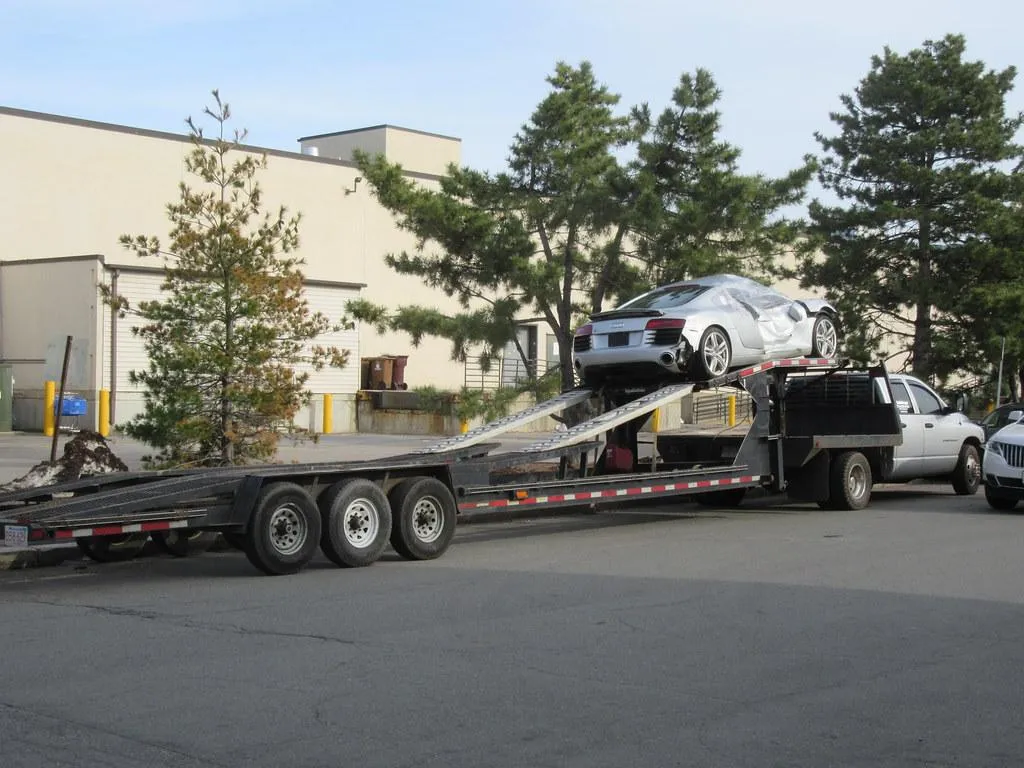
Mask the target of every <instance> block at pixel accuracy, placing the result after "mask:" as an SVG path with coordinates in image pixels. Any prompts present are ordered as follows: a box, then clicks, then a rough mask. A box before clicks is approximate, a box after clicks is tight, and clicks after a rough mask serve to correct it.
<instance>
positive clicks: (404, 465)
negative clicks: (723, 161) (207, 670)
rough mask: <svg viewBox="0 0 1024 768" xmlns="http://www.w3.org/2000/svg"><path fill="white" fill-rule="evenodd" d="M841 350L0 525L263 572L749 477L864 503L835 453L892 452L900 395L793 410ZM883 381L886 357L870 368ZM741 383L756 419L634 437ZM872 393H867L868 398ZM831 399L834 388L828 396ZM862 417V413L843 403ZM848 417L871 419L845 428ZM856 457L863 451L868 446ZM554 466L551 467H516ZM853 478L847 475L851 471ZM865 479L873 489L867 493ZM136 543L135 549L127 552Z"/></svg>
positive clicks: (110, 488) (554, 402) (149, 487)
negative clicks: (481, 520) (515, 440)
mask: <svg viewBox="0 0 1024 768" xmlns="http://www.w3.org/2000/svg"><path fill="white" fill-rule="evenodd" d="M842 368H843V365H842V364H841V363H839V362H838V361H835V360H827V359H809V358H796V359H789V360H779V361H772V362H769V363H764V364H761V365H759V366H753V367H751V368H747V369H744V370H741V371H737V372H734V373H731V374H728V375H726V376H723V377H719V378H717V379H714V380H712V381H708V382H672V383H669V384H668V385H666V386H654V387H630V388H618V389H613V390H609V389H606V390H601V391H593V390H589V389H579V390H572V391H569V392H565V393H563V394H561V395H558V396H556V397H555V398H552V399H551V400H548V401H545V402H543V403H540V404H538V405H537V406H534V407H532V408H530V409H527V410H526V411H524V412H522V413H518V414H514V415H512V416H509V417H505V418H503V419H499V420H497V421H495V422H491V423H490V424H486V425H483V426H482V427H479V428H477V429H475V430H471V431H470V432H468V433H466V434H464V435H459V436H456V437H452V438H446V439H444V440H441V441H439V442H437V443H436V444H433V445H430V446H427V447H425V448H421V449H419V450H417V451H413V452H410V453H405V454H401V455H397V456H393V457H389V458H386V459H378V460H369V461H348V462H320V463H313V464H298V465H293V464H289V465H261V466H248V467H229V468H209V469H190V470H180V471H159V472H128V473H118V474H112V475H99V476H95V477H90V478H83V479H81V480H78V481H74V482H71V483H63V484H60V485H55V486H49V487H45V488H35V489H24V490H20V491H14V492H10V493H6V494H2V495H0V522H4V523H6V525H8V526H24V527H28V528H29V529H30V531H31V533H32V535H33V536H34V537H40V536H42V537H46V538H50V539H55V540H61V539H74V540H76V541H77V542H78V543H79V545H80V546H81V547H82V549H83V551H84V552H86V553H87V554H89V555H90V556H92V557H94V558H95V559H98V560H106V559H117V558H118V557H119V556H120V555H118V554H117V553H116V552H115V551H114V550H112V549H111V546H110V544H111V542H114V541H118V540H120V541H125V540H127V541H132V540H138V539H140V538H143V537H144V536H145V535H153V536H164V537H169V536H177V537H179V538H181V539H182V540H183V541H187V537H189V536H194V535H196V534H198V533H201V532H220V533H223V534H224V535H225V537H226V538H228V540H229V541H232V542H233V543H235V544H236V545H237V546H239V547H240V548H242V549H244V551H245V552H246V555H247V556H248V557H249V560H250V561H251V562H252V563H253V564H254V565H255V566H256V567H257V568H259V569H260V570H262V571H264V572H265V573H270V574H281V573H292V572H294V571H296V570H299V569H300V568H301V567H303V566H304V565H305V563H306V562H308V560H309V559H310V558H311V557H312V556H313V554H314V553H315V551H316V549H317V548H318V547H319V548H320V549H322V550H323V552H324V553H325V554H326V555H327V556H328V557H329V558H330V559H331V560H333V561H334V562H335V563H337V564H338V565H340V566H344V567H354V566H362V565H368V564H370V563H372V562H373V561H375V560H376V559H377V558H378V557H379V556H380V553H381V552H382V551H383V549H384V547H385V546H386V545H387V544H388V543H390V544H391V545H392V546H393V547H394V549H395V550H396V551H397V552H398V553H399V554H401V555H402V556H404V557H406V558H408V559H430V558H433V557H438V556H440V555H441V554H443V553H444V551H445V550H446V549H447V547H448V545H449V543H450V541H451V537H452V535H453V534H454V527H455V522H456V516H457V515H458V514H459V513H464V512H471V511H472V512H480V511H486V510H496V509H507V508H511V507H556V506H557V507H563V506H564V507H572V506H579V505H594V504H598V503H607V502H614V501H622V500H628V499H630V498H638V497H651V498H658V497H672V496H690V497H694V498H697V499H698V500H703V501H710V502H713V503H720V504H729V505H731V504H734V503H739V500H740V499H742V496H743V494H744V493H745V491H746V490H747V489H749V488H755V487H762V488H765V489H768V490H771V491H776V492H783V491H789V492H791V493H795V495H796V496H797V497H798V498H806V499H808V500H813V501H818V502H819V503H824V504H827V503H831V504H833V505H839V506H843V505H845V506H847V507H849V508H858V507H859V506H863V504H866V503H867V496H866V495H864V494H863V493H862V494H861V495H859V496H857V497H856V498H852V497H851V496H850V493H849V492H848V491H849V489H846V490H844V487H842V483H841V482H838V481H836V480H835V476H836V471H834V470H830V467H832V466H833V463H832V454H835V455H836V457H837V458H838V457H840V456H842V457H847V458H844V459H843V461H844V462H847V463H848V457H849V456H854V458H856V462H855V463H856V465H857V467H858V468H863V467H864V466H867V467H868V468H869V471H870V463H871V462H875V463H876V465H877V464H878V462H884V461H885V460H886V452H887V451H888V452H889V454H890V457H891V449H892V446H894V445H896V444H898V443H899V442H900V440H901V430H900V426H899V418H898V414H897V413H896V409H895V405H894V403H893V401H892V398H891V395H890V396H889V398H888V402H876V401H875V399H874V395H872V394H871V393H872V392H874V390H873V389H867V390H863V391H861V390H858V391H857V392H854V393H852V394H850V395H849V398H852V399H849V398H848V401H845V402H841V401H839V400H836V391H837V388H836V387H833V388H832V389H831V390H830V394H829V396H828V398H824V399H822V398H817V397H816V395H815V393H814V390H812V389H808V387H801V388H799V397H798V396H796V395H794V396H793V402H792V406H793V407H792V408H791V409H790V408H787V388H786V385H787V381H786V379H787V376H788V375H789V374H807V373H808V372H813V371H816V372H818V373H819V374H821V375H822V376H825V377H827V376H829V375H830V374H831V373H834V372H836V371H839V370H841V369H842ZM869 375H870V376H871V377H874V378H881V379H883V380H884V382H885V387H884V388H883V389H882V391H884V392H891V390H889V388H888V380H887V377H886V374H885V370H884V368H880V367H879V368H874V369H871V370H870V371H869ZM723 386H732V387H740V388H743V389H745V390H746V392H748V393H749V395H750V396H751V398H752V402H753V417H752V419H751V420H750V422H749V424H748V425H745V426H742V427H735V428H731V429H725V430H707V429H704V430H694V429H687V428H685V427H679V428H676V429H670V430H667V431H665V432H663V433H659V434H657V435H656V436H655V437H654V440H653V442H652V451H651V456H650V457H649V460H648V466H644V464H643V462H642V461H641V459H640V457H639V445H640V442H639V440H638V435H639V433H640V430H641V428H642V426H643V424H644V423H645V422H646V421H647V420H648V418H649V416H650V414H651V413H652V412H653V411H655V410H657V409H659V408H662V407H663V406H665V405H667V404H670V403H672V402H673V401H677V400H679V399H680V398H682V397H684V396H687V395H689V394H691V393H693V392H694V391H699V390H701V389H704V388H710V387H723ZM865 392H866V393H867V399H865ZM829 398H831V399H829ZM581 408H583V409H584V412H586V410H587V409H589V412H591V413H595V412H596V414H597V415H594V416H592V417H591V418H586V419H585V420H583V421H582V422H580V423H577V424H573V425H572V426H570V427H568V428H567V429H565V431H563V432H558V433H555V434H554V435H551V436H549V437H545V438H543V439H539V440H537V441H536V442H534V443H532V444H530V445H528V446H526V447H524V448H519V449H513V450H509V451H505V452H502V453H494V452H493V451H494V450H495V449H496V448H498V447H499V446H500V443H499V442H495V441H496V439H497V438H499V437H500V436H501V435H503V434H505V433H507V432H509V431H511V430H514V429H515V428H517V427H519V426H522V425H524V424H526V423H529V422H531V421H533V420H536V419H538V418H542V417H546V416H550V415H553V414H556V413H559V412H565V411H569V410H570V409H574V410H576V411H577V414H578V413H579V412H580V409H581ZM847 411H849V414H853V415H854V416H855V417H856V421H855V422H852V421H851V420H850V418H845V417H844V416H848V415H849V414H847V413H846V412H847ZM851 425H865V426H864V428H863V429H858V430H857V431H858V432H863V434H856V435H852V434H850V431H851V429H850V427H851ZM857 457H859V458H857ZM545 462H547V463H550V464H552V465H557V471H556V473H555V477H554V478H537V477H532V476H531V475H530V474H529V473H526V474H525V475H523V476H522V477H517V476H516V474H515V473H514V472H513V473H511V474H510V473H509V470H510V469H514V468H516V467H517V466H523V465H526V464H537V463H545ZM841 479H842V478H840V480H841ZM869 493H870V487H869V486H868V488H867V494H869ZM128 550H129V551H130V548H128Z"/></svg>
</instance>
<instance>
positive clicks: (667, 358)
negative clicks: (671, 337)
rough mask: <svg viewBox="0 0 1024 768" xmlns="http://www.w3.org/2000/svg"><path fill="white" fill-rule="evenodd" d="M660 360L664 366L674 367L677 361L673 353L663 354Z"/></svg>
mask: <svg viewBox="0 0 1024 768" xmlns="http://www.w3.org/2000/svg"><path fill="white" fill-rule="evenodd" d="M658 359H659V360H661V363H662V365H672V364H673V363H674V362H675V361H676V359H675V358H674V357H673V356H672V353H671V352H663V353H662V354H661V357H660V358H658Z"/></svg>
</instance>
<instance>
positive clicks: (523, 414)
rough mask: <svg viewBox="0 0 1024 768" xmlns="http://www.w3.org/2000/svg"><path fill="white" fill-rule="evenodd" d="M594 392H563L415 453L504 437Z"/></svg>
mask: <svg viewBox="0 0 1024 768" xmlns="http://www.w3.org/2000/svg"><path fill="white" fill-rule="evenodd" d="M592 395H593V392H592V391H591V390H589V389H573V390H570V391H569V392H563V393H562V394H560V395H558V396H557V397H553V398H551V399H550V400H545V401H544V402H543V403H538V404H537V405H535V406H533V407H532V408H527V409H526V410H525V411H520V412H519V413H513V414H510V415H509V416H505V417H504V418H501V419H498V420H496V421H491V422H488V423H487V424H484V425H482V426H480V427H477V428H476V429H471V430H469V432H467V433H466V434H464V435H456V436H454V437H449V438H447V439H445V440H441V441H440V442H437V443H434V444H433V445H428V446H425V447H423V448H420V449H419V450H416V451H413V453H417V454H423V453H444V452H445V451H450V450H451V449H453V448H463V447H466V446H470V445H474V444H476V443H480V442H483V441H484V440H490V439H493V438H495V437H497V436H498V435H502V434H504V433H505V432H510V431H511V430H512V429H514V428H515V427H518V426H521V425H523V424H529V423H530V422H531V421H535V420H536V419H540V418H543V417H544V416H550V415H551V414H553V413H558V412H559V411H564V410H565V409H566V408H569V407H571V406H574V405H579V404H580V403H582V402H585V401H587V400H589V399H590V397H591V396H592Z"/></svg>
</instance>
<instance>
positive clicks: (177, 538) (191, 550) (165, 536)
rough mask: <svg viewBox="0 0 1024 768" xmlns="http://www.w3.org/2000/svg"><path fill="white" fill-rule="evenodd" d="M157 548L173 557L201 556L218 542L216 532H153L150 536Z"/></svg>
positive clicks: (185, 529) (179, 530)
mask: <svg viewBox="0 0 1024 768" xmlns="http://www.w3.org/2000/svg"><path fill="white" fill-rule="evenodd" d="M149 536H150V538H151V539H153V543H154V544H155V545H156V548H157V549H159V550H160V551H161V552H164V553H166V554H168V555H171V556H172V557H188V556H189V555H200V554H202V553H203V552H205V551H206V550H208V549H209V548H210V547H212V546H213V544H214V542H215V541H217V533H216V532H215V531H199V530H195V529H193V530H189V529H188V528H179V529H177V530H172V531H153V532H152V533H150V534H149Z"/></svg>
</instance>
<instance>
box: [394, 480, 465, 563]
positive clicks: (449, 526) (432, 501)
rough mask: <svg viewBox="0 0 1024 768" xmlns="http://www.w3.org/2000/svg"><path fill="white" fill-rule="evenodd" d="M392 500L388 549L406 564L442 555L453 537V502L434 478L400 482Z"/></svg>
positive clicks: (445, 487) (443, 486)
mask: <svg viewBox="0 0 1024 768" xmlns="http://www.w3.org/2000/svg"><path fill="white" fill-rule="evenodd" d="M388 497H389V498H390V500H391V514H392V515H393V518H394V522H393V524H392V526H391V546H392V547H393V548H394V550H395V552H397V553H398V554H399V555H401V556H402V557H404V558H405V559H406V560H433V559H434V558H436V557H440V556H441V555H443V554H444V552H445V550H447V549H448V546H449V545H450V544H451V543H452V537H453V536H454V535H455V499H454V498H453V497H452V492H451V491H449V490H448V486H446V485H445V484H444V483H442V482H441V481H440V480H436V479H435V478H433V477H412V478H409V479H408V480H403V481H402V482H401V483H399V484H398V485H396V486H395V487H394V488H392V489H391V493H390V494H388Z"/></svg>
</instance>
